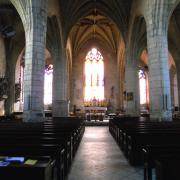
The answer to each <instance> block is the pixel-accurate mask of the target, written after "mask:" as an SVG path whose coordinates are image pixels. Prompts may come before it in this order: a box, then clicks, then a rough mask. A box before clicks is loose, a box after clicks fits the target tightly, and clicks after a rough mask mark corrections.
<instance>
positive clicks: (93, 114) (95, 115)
mask: <svg viewBox="0 0 180 180" xmlns="http://www.w3.org/2000/svg"><path fill="white" fill-rule="evenodd" d="M84 111H85V118H86V120H87V121H91V120H95V121H97V120H99V121H103V119H104V117H105V115H106V111H107V107H100V106H85V107H84Z"/></svg>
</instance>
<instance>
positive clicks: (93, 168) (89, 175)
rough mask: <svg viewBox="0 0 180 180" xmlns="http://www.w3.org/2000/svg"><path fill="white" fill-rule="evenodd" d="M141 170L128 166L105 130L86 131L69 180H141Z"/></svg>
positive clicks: (89, 128)
mask: <svg viewBox="0 0 180 180" xmlns="http://www.w3.org/2000/svg"><path fill="white" fill-rule="evenodd" d="M142 179H143V169H140V168H134V167H132V166H130V165H129V163H128V162H127V160H126V159H125V157H124V155H123V153H122V152H121V151H120V148H119V147H118V145H117V144H116V142H115V141H114V139H113V138H112V136H111V135H110V133H109V130H108V127H86V130H85V133H84V136H83V139H82V141H81V144H80V146H79V149H78V151H77V153H76V157H75V159H74V162H73V164H72V168H71V171H70V174H69V177H68V180H142Z"/></svg>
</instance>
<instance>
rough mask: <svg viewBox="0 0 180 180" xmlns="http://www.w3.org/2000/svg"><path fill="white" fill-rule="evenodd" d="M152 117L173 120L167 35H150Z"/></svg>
mask: <svg viewBox="0 0 180 180" xmlns="http://www.w3.org/2000/svg"><path fill="white" fill-rule="evenodd" d="M148 52H149V70H150V71H149V72H150V73H149V74H150V78H149V79H150V115H151V118H155V119H163V120H171V119H172V111H171V91H170V78H169V67H168V47H167V36H166V35H157V36H151V37H150V36H149V37H148Z"/></svg>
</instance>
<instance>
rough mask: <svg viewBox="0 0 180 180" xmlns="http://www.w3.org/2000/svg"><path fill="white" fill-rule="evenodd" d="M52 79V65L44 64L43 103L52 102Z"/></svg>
mask: <svg viewBox="0 0 180 180" xmlns="http://www.w3.org/2000/svg"><path fill="white" fill-rule="evenodd" d="M52 81H53V65H52V64H49V65H46V66H45V73H44V104H45V105H50V104H52Z"/></svg>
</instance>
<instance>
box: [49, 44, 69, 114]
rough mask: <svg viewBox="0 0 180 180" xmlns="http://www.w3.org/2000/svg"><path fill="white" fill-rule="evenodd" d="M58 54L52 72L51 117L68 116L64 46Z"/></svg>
mask: <svg viewBox="0 0 180 180" xmlns="http://www.w3.org/2000/svg"><path fill="white" fill-rule="evenodd" d="M57 51H58V50H57ZM59 51H60V50H59ZM57 53H58V52H57ZM58 54H59V55H58V57H56V60H55V63H54V72H53V106H52V112H53V117H65V116H68V113H69V101H68V99H67V94H68V91H67V84H68V82H67V60H66V50H65V48H64V49H63V50H62V51H61V53H58Z"/></svg>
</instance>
